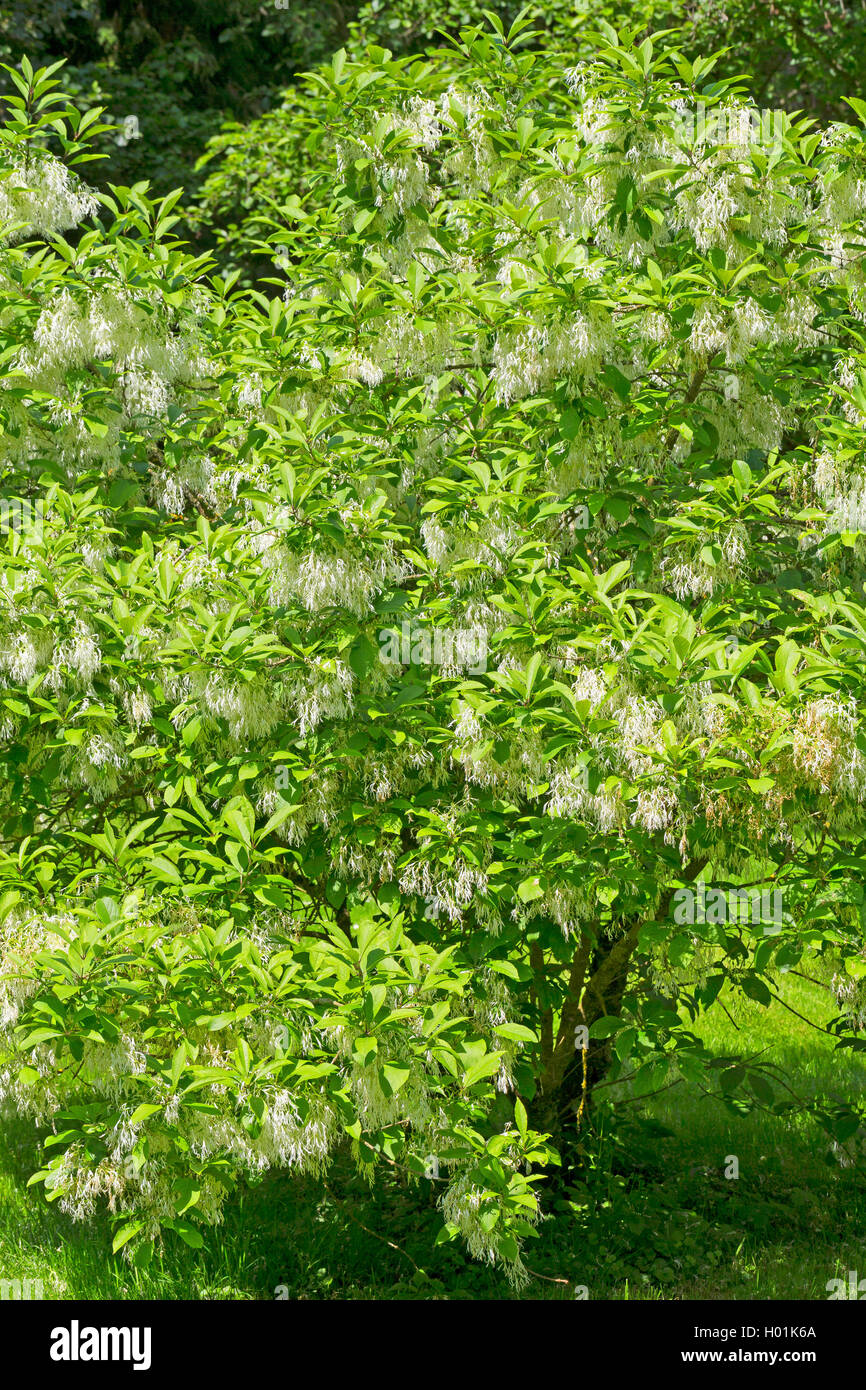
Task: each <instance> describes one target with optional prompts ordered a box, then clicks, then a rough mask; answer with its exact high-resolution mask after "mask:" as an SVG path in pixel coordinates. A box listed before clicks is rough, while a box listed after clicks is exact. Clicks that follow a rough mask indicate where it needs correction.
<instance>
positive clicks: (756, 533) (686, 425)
mask: <svg viewBox="0 0 866 1390" xmlns="http://www.w3.org/2000/svg"><path fill="white" fill-rule="evenodd" d="M525 27H526V25H525V21H522V20H518V21H516V22H515V24H514V25H513V26H512V29H511V30H510V31H509V32H505V30H504V29H503V28H502V27H501V26H500V27H499V28H498V29H496V28H494V29H492V31H490V32H481V31H478V30H475V31H470V32H468V33H467V34H466V35H465V36H464V39H463V40H462V41H461V43H460V44H459V45H457V47H456V48H455V49H454V51H453V53H452V54H451V55H450V56H449V57H447V58H445V57H442V58H441V59H436V58H431V59H430V60H429V61H424V62H421V61H417V60H413V59H399V60H392V59H391V58H390V57H389V56H388V55H387V53H382V52H381V51H379V52H378V53H376V54H375V55H374V57H373V58H372V59H364V60H360V59H359V60H349V59H347V58H346V56H345V55H344V54H338V55H337V56H336V58H335V59H334V61H333V63H332V64H330V65H329V66H328V67H326V68H324V69H321V70H320V72H319V74H318V76H317V78H316V81H317V82H318V84H319V86H320V89H321V93H322V95H321V102H322V127H323V130H324V131H325V132H326V133H327V138H325V139H323V140H322V141H321V143H320V145H319V147H318V149H317V162H318V172H317V176H316V178H315V180H314V182H313V184H312V186H311V190H310V193H309V196H307V197H305V198H304V199H301V198H297V199H295V200H294V201H292V202H289V203H287V204H285V205H284V206H283V207H282V208H281V209H280V216H279V218H278V219H275V220H274V223H273V225H272V226H270V227H269V228H267V229H266V222H265V220H264V219H263V218H262V217H261V216H260V217H259V218H258V219H257V221H256V223H255V226H254V228H253V231H254V232H255V234H256V235H257V236H258V237H259V239H261V238H262V237H263V235H265V232H266V231H267V240H268V242H269V244H270V246H271V247H280V248H284V249H283V250H281V251H280V252H279V261H280V266H281V269H280V273H279V274H278V275H275V276H274V277H273V278H274V281H275V284H276V285H277V286H278V287H279V291H280V292H279V293H278V294H276V295H274V296H273V297H268V296H267V295H266V294H265V293H260V292H243V291H238V290H237V288H236V287H235V285H234V283H233V281H232V277H229V278H228V279H223V278H221V277H220V276H219V275H217V274H215V273H213V270H212V268H210V269H209V267H208V266H207V265H206V264H204V263H203V262H202V261H201V260H200V259H199V260H197V259H195V258H193V257H191V256H190V255H189V254H188V253H187V252H186V251H185V250H184V248H183V247H182V246H181V245H179V244H177V243H176V242H175V241H174V240H173V237H172V234H171V225H172V221H173V217H174V214H173V213H172V207H173V205H174V201H175V199H174V195H172V196H171V197H169V198H168V199H165V200H163V201H162V202H160V203H153V202H152V201H151V200H149V199H148V197H147V194H146V190H145V188H144V187H136V188H133V189H116V190H115V191H114V194H113V195H112V196H111V197H107V196H104V197H101V198H100V200H99V208H98V210H97V208H96V206H95V205H94V202H93V200H92V198H91V197H90V195H89V194H88V192H87V190H86V189H85V188H84V186H83V185H81V184H79V183H78V181H77V179H76V176H75V174H74V173H73V172H71V171H70V165H71V163H74V162H75V161H76V160H80V159H81V157H82V154H83V148H82V141H81V137H82V134H83V133H84V132H83V127H85V126H86V125H87V123H88V122H89V120H90V118H89V117H85V118H84V120H83V121H81V122H80V124H79V123H78V118H77V117H74V116H73V115H72V114H71V113H70V112H65V111H63V109H62V107H59V106H58V105H57V103H56V102H55V99H54V97H53V95H52V90H53V79H52V78H51V75H50V74H44V73H43V74H37V75H36V76H34V75H33V73H32V71H30V70H29V69H27V68H25V69H24V70H23V72H22V75H21V76H20V77H19V79H18V86H19V88H20V91H21V96H20V101H19V102H18V103H17V105H16V104H14V103H13V108H12V111H11V113H10V117H9V119H8V121H7V123H6V125H5V127H4V129H3V133H2V159H3V166H4V175H3V179H4V182H3V185H2V189H3V192H2V198H3V202H2V216H3V222H4V226H5V239H4V243H3V248H2V251H0V272H2V278H0V295H2V300H0V314H2V318H0V322H2V324H3V335H4V349H3V356H2V359H0V362H2V371H3V376H4V394H3V398H2V405H0V409H2V411H3V423H4V433H5V436H6V448H5V450H4V482H3V492H4V496H5V497H6V498H7V503H6V508H7V512H6V517H7V524H6V526H5V529H6V531H7V533H8V534H7V537H6V539H7V541H8V546H7V552H6V554H5V555H4V562H3V581H2V594H3V599H4V612H3V617H2V621H3V623H4V625H5V630H4V633H3V638H2V642H0V648H2V658H0V661H2V668H0V669H2V679H3V685H4V689H3V693H2V708H3V711H4V715H3V718H4V732H5V734H6V738H7V741H8V749H7V753H6V757H5V762H6V768H7V772H8V776H7V780H6V782H5V785H4V790H3V798H4V804H3V815H4V829H3V842H2V859H0V891H2V897H0V914H2V928H0V930H2V944H3V961H2V972H3V990H4V993H3V1013H2V1021H3V1029H4V1031H3V1034H2V1048H3V1058H4V1065H3V1072H2V1078H3V1080H2V1084H3V1089H4V1091H5V1093H6V1095H7V1096H9V1097H11V1099H12V1101H13V1102H14V1104H15V1105H16V1106H17V1107H18V1108H19V1109H20V1110H22V1111H25V1112H27V1113H29V1114H31V1115H33V1116H34V1118H35V1119H36V1120H37V1121H39V1122H41V1123H47V1124H49V1125H50V1127H51V1130H52V1133H51V1135H50V1137H49V1140H48V1145H47V1150H46V1162H45V1166H44V1167H43V1169H42V1170H41V1171H40V1173H39V1174H38V1177H39V1178H40V1179H41V1180H43V1181H44V1183H45V1187H46V1190H47V1192H48V1193H49V1195H50V1196H52V1197H56V1198H58V1199H59V1200H60V1201H61V1203H62V1204H63V1205H64V1207H66V1208H68V1209H69V1210H71V1211H73V1212H74V1213H76V1214H77V1215H86V1214H87V1213H88V1212H89V1211H90V1210H91V1209H92V1208H93V1205H94V1203H95V1202H96V1201H97V1200H100V1199H105V1200H107V1201H108V1203H109V1204H110V1206H111V1209H112V1211H113V1212H114V1213H115V1214H116V1216H117V1218H118V1222H119V1229H118V1234H117V1237H116V1242H115V1244H116V1248H120V1247H121V1246H123V1245H127V1244H128V1245H129V1247H130V1249H132V1248H134V1246H135V1245H136V1243H141V1244H139V1249H140V1250H142V1251H143V1252H145V1254H144V1255H143V1256H141V1257H142V1258H144V1257H146V1252H147V1250H148V1249H149V1248H150V1243H151V1242H152V1241H153V1240H154V1239H155V1238H156V1237H157V1236H158V1234H159V1232H160V1230H161V1229H164V1228H169V1229H173V1230H175V1231H177V1232H178V1233H179V1235H180V1236H181V1237H182V1238H183V1239H185V1240H186V1241H188V1242H189V1243H190V1244H193V1245H195V1244H200V1243H201V1239H202V1237H201V1232H200V1227H201V1225H202V1224H208V1223H212V1222H215V1221H217V1220H218V1219H219V1214H220V1209H221V1206H222V1203H223V1201H224V1199H225V1196H226V1194H227V1193H228V1192H229V1191H230V1190H231V1188H232V1185H233V1184H234V1183H235V1182H236V1181H237V1180H238V1179H239V1178H243V1177H244V1176H247V1175H254V1174H256V1173H259V1172H261V1171H263V1170H264V1169H266V1168H268V1167H272V1166H276V1167H285V1168H289V1169H292V1170H295V1171H299V1172H303V1171H318V1170H321V1169H322V1168H323V1167H324V1165H326V1164H327V1162H328V1160H329V1158H330V1156H331V1155H332V1154H333V1153H334V1152H335V1151H336V1149H337V1148H338V1146H340V1145H342V1144H345V1145H351V1146H352V1147H353V1151H354V1153H355V1156H356V1158H357V1160H358V1162H359V1163H361V1164H370V1163H375V1162H377V1161H380V1160H387V1161H389V1162H390V1163H392V1164H396V1165H398V1166H400V1167H402V1168H404V1169H405V1170H406V1171H408V1172H409V1173H410V1174H414V1175H417V1177H418V1178H419V1180H422V1181H423V1180H425V1175H427V1176H431V1175H432V1176H433V1178H434V1179H435V1178H436V1177H437V1176H438V1178H439V1180H440V1182H441V1184H442V1187H441V1193H442V1195H441V1207H442V1211H443V1215H444V1217H445V1222H446V1225H445V1235H446V1236H457V1235H462V1236H463V1237H464V1238H465V1240H466V1241H467V1243H468V1246H469V1249H470V1251H471V1252H472V1253H473V1254H475V1255H479V1256H482V1257H484V1258H487V1259H490V1260H497V1261H501V1262H502V1263H503V1265H504V1266H505V1268H506V1269H507V1270H508V1272H509V1273H510V1274H511V1276H512V1277H513V1278H516V1279H520V1278H521V1276H522V1271H523V1266H522V1262H521V1253H520V1252H521V1245H522V1243H523V1241H524V1240H525V1238H526V1237H527V1236H529V1235H530V1234H532V1230H533V1226H534V1224H535V1222H536V1221H537V1218H538V1215H539V1198H540V1191H543V1188H540V1186H539V1185H540V1184H541V1183H543V1181H544V1179H545V1177H546V1176H547V1177H549V1175H550V1173H551V1172H552V1171H553V1168H554V1165H556V1164H557V1163H558V1162H559V1161H561V1160H564V1161H565V1163H566V1164H567V1165H570V1164H572V1163H573V1162H574V1161H575V1157H574V1156H575V1151H576V1139H577V1136H578V1134H579V1132H580V1128H581V1126H583V1125H585V1124H587V1122H588V1118H589V1117H591V1114H592V1110H593V1106H594V1105H598V1104H599V1103H600V1101H599V1100H598V1099H597V1098H596V1097H594V1094H593V1093H594V1092H595V1090H596V1087H597V1086H599V1085H600V1084H601V1082H602V1080H604V1081H605V1082H611V1081H613V1080H616V1079H621V1078H623V1077H626V1076H628V1077H630V1078H631V1087H632V1094H637V1095H641V1094H645V1093H648V1092H650V1091H652V1090H655V1089H658V1088H659V1087H660V1086H663V1085H665V1084H666V1083H667V1080H668V1078H674V1077H675V1076H676V1075H678V1074H681V1075H683V1076H685V1077H687V1078H689V1077H691V1078H694V1077H700V1076H704V1074H705V1073H707V1075H709V1076H712V1075H713V1069H714V1067H715V1059H713V1058H712V1057H710V1056H709V1055H708V1053H707V1052H706V1049H705V1048H704V1047H703V1045H702V1044H701V1043H700V1041H699V1039H698V1038H697V1037H696V1035H695V1034H694V1032H693V1031H692V1030H691V1028H690V1023H691V1022H692V1021H693V1020H694V1018H695V1017H697V1015H698V1014H699V1013H700V1012H701V1011H702V1010H704V1009H707V1008H710V1007H712V1006H713V1005H714V1003H715V1001H716V999H717V997H718V995H719V992H720V990H721V988H722V987H723V986H724V985H726V984H727V983H729V984H730V985H731V986H733V987H734V988H738V989H741V990H743V991H744V992H745V993H746V994H747V995H748V996H749V997H751V998H752V999H754V1000H756V1001H758V1002H759V1003H763V1004H768V1003H769V1002H770V1001H771V999H772V997H773V993H774V990H775V985H774V980H775V979H776V978H777V975H778V972H779V971H784V970H786V969H792V968H795V967H796V966H797V964H798V962H799V961H800V959H801V957H802V956H803V954H804V952H806V951H807V950H808V951H813V952H827V953H832V954H833V958H834V959H835V960H837V961H838V962H840V1000H841V1002H840V1012H839V1017H838V1019H837V1021H836V1024H835V1025H834V1027H835V1030H836V1032H837V1033H838V1038H839V1045H840V1046H850V1047H862V1046H863V1043H862V1040H861V1039H860V1038H859V1037H858V1029H859V1026H860V1022H861V1018H860V1014H859V1012H858V1010H859V1007H860V1006H859V1004H858V997H859V996H858V993H857V991H858V989H859V986H858V983H857V982H858V980H859V979H860V978H861V976H862V975H863V974H864V973H866V955H864V919H863V912H862V889H861V887H860V884H859V876H860V872H861V869H862V866H863V862H864V850H863V845H862V839H863V836H862V831H861V825H862V812H861V807H862V802H863V798H864V788H866V742H864V737H863V733H862V731H861V715H860V709H861V704H862V684H863V677H862V651H863V646H864V641H866V609H864V606H863V603H862V560H863V554H864V549H863V539H862V535H861V530H863V529H866V528H864V525H863V517H862V508H863V498H864V482H863V479H864V458H863V450H862V425H863V422H864V417H866V394H864V386H863V376H862V372H863V364H864V360H866V359H864V355H863V322H864V309H866V300H864V280H863V271H862V251H863V245H862V234H861V233H860V231H859V225H860V223H861V222H862V214H863V209H864V206H866V177H864V142H863V136H862V134H861V132H860V130H859V128H858V127H853V126H835V127H832V128H830V129H829V130H827V131H825V132H823V133H822V132H821V131H818V130H814V129H813V123H811V122H809V121H808V120H805V119H804V120H800V121H791V120H790V119H789V118H787V117H785V116H784V115H782V114H780V113H779V114H778V115H777V119H776V120H775V121H774V123H773V124H772V128H767V127H766V125H765V123H764V124H762V123H761V122H756V121H755V120H754V119H753V118H752V117H751V115H750V111H749V108H748V107H747V105H746V104H745V101H744V95H743V92H742V90H741V89H740V87H738V86H736V85H734V84H731V83H720V82H716V83H713V82H712V80H711V73H712V67H713V64H712V61H711V60H709V59H703V58H702V59H698V60H697V61H695V62H694V63H691V62H689V61H688V60H687V58H685V57H684V56H683V55H682V53H681V52H680V51H679V50H678V49H677V48H676V47H675V46H668V47H664V46H662V47H661V48H660V49H658V50H657V49H655V48H654V46H653V44H652V43H651V42H648V41H647V42H644V43H642V44H635V43H633V42H632V41H631V39H630V37H629V36H628V35H627V34H626V35H621V36H620V35H617V34H616V33H615V32H614V31H613V30H612V29H610V28H609V27H605V29H604V32H603V33H602V34H599V35H598V36H596V39H595V40H594V47H593V51H592V56H591V58H590V59H589V60H588V61H585V62H582V63H581V64H580V65H579V66H578V67H576V68H573V69H567V64H566V69H567V70H566V75H565V78H564V79H563V78H562V77H561V74H562V71H563V62H562V56H561V55H557V54H555V53H546V52H544V53H535V52H531V51H524V50H523V49H522V48H521V36H522V35H523V34H524V32H525ZM670 42H671V41H670V39H669V40H668V44H669V45H670ZM853 104H854V105H855V106H857V110H858V114H859V115H862V114H863V113H864V111H866V108H864V107H863V106H862V105H861V104H859V103H853ZM61 156H62V157H61ZM82 219H83V222H82ZM88 219H89V220H88ZM74 224H81V225H80V226H79V230H77V231H76V233H75V234H74V236H73V237H72V238H71V239H65V238H64V235H63V234H64V232H65V231H68V230H69V228H70V227H71V226H73V225H74ZM251 235H252V232H251ZM752 888H755V889H758V890H763V891H764V894H765V895H769V896H765V897H764V899H761V898H760V896H759V897H758V900H757V903H758V906H757V909H756V910H752V909H753V908H754V901H753V900H752V899H751V898H749V900H748V902H747V907H748V908H749V910H748V911H747V912H745V913H743V912H740V911H735V910H734V908H733V907H732V897H733V898H734V899H735V900H736V904H735V905H740V904H741V897H740V895H741V894H743V893H746V894H748V893H749V890H750V889H752ZM774 895H777V896H774ZM779 904H781V908H780V910H778V911H777V910H776V907H777V906H778V905H779ZM765 909H767V910H765ZM687 967H688V971H687V973H686V974H684V973H683V972H684V971H686V968H687ZM677 991H679V1001H676V1000H675V999H674V998H673V996H674V994H675V993H676V992H677ZM716 1074H717V1075H718V1077H719V1083H720V1087H721V1091H722V1093H723V1095H725V1096H727V1097H728V1099H729V1103H730V1104H738V1105H745V1104H747V1103H754V1104H762V1105H766V1106H768V1107H771V1108H774V1109H776V1110H777V1111H781V1110H782V1109H783V1108H784V1107H785V1106H787V1105H790V1104H792V1103H793V1102H791V1101H790V1099H789V1098H787V1092H785V1093H784V1094H783V1095H780V1093H779V1092H778V1091H777V1090H776V1089H775V1087H774V1080H773V1076H772V1074H770V1073H769V1071H768V1069H767V1068H766V1067H762V1066H761V1065H760V1064H758V1063H755V1062H750V1061H749V1060H747V1059H738V1058H728V1059H724V1065H723V1067H722V1068H716ZM749 1097H750V1098H751V1099H750V1100H749V1099H748V1098H749ZM811 1108H812V1111H813V1113H814V1114H815V1116H816V1118H817V1119H819V1120H820V1121H821V1122H822V1123H823V1124H824V1125H825V1126H826V1127H827V1128H828V1130H829V1131H830V1133H831V1134H832V1135H833V1137H834V1138H835V1139H836V1141H837V1142H838V1143H839V1144H845V1143H846V1142H848V1141H849V1140H850V1137H851V1135H852V1134H853V1133H854V1131H855V1129H856V1128H857V1125H858V1123H859V1117H858V1115H857V1113H856V1109H845V1108H843V1107H842V1106H841V1105H839V1104H838V1103H837V1102H836V1101H834V1100H832V1099H831V1098H821V1097H818V1098H816V1099H815V1100H813V1101H812V1102H811ZM142 1242H143V1243H142Z"/></svg>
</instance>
